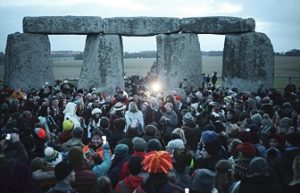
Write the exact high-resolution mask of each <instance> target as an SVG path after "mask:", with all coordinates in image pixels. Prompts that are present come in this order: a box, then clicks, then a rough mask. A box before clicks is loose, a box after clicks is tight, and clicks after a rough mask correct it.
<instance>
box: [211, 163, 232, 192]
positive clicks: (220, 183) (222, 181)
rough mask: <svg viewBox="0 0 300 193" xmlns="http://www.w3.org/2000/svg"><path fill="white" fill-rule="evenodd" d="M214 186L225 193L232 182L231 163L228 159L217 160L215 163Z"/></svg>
mask: <svg viewBox="0 0 300 193" xmlns="http://www.w3.org/2000/svg"><path fill="white" fill-rule="evenodd" d="M215 171H216V178H215V187H216V189H217V190H218V192H219V193H227V192H228V189H229V187H230V186H231V185H232V184H233V182H234V181H233V178H232V163H231V162H230V161H229V160H225V159H222V160H219V161H218V162H217V163H216V165H215Z"/></svg>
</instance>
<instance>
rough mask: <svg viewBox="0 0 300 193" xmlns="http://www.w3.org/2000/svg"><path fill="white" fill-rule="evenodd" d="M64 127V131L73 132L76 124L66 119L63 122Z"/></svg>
mask: <svg viewBox="0 0 300 193" xmlns="http://www.w3.org/2000/svg"><path fill="white" fill-rule="evenodd" d="M62 126H63V131H71V130H72V129H73V127H74V123H73V121H71V120H70V119H66V120H64V121H63V125H62Z"/></svg>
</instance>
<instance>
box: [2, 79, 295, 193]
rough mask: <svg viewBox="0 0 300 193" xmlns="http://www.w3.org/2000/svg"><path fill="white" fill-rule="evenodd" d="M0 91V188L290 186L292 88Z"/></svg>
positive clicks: (227, 192) (288, 192)
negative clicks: (107, 91)
mask: <svg viewBox="0 0 300 193" xmlns="http://www.w3.org/2000/svg"><path fill="white" fill-rule="evenodd" d="M216 75H217V74H216V73H214V76H215V78H214V80H213V82H212V83H213V86H212V87H209V86H208V85H206V84H203V85H202V88H200V89H197V90H195V89H193V88H188V87H184V85H182V90H183V91H184V92H182V93H183V94H182V93H180V94H179V93H178V92H175V91H174V92H171V93H161V94H162V95H156V94H151V92H148V91H147V90H146V89H145V87H137V86H136V85H134V86H133V87H132V90H134V91H132V93H130V94H128V92H126V90H123V89H121V88H120V87H116V89H115V94H114V95H113V96H110V95H108V94H107V93H103V92H101V91H98V90H97V89H95V88H91V89H87V90H84V89H76V87H75V86H73V85H71V84H70V83H68V82H67V81H64V82H58V83H57V84H56V85H53V86H52V85H49V84H48V83H46V84H45V85H44V86H43V87H42V88H41V89H40V90H35V89H32V90H30V91H29V92H23V91H22V90H12V89H10V88H9V87H3V88H2V89H1V92H0V128H1V130H0V135H1V138H0V192H1V193H12V192H14V193H21V192H24V193H25V192H32V193H38V192H47V193H59V192H67V193H73V192H79V193H100V192H101V193H112V192H117V193H131V192H134V193H181V192H182V193H183V192H190V193H218V192H219V193H247V192H249V193H254V192H262V193H269V192H270V193H277V192H278V193H294V192H295V193H296V192H297V193H298V192H300V101H299V99H300V94H299V90H298V92H297V90H296V89H295V88H296V87H295V86H291V85H290V83H289V84H288V85H287V88H286V89H285V92H284V94H281V93H279V92H278V91H276V90H275V89H274V88H264V86H263V85H261V87H260V88H259V89H258V91H257V92H247V91H241V90H238V88H230V89H229V88H222V87H218V86H217V85H216V81H217V79H216Z"/></svg>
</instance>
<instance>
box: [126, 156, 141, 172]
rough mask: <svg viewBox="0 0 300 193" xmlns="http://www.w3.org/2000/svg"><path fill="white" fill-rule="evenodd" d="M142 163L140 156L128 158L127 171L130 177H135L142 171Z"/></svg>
mask: <svg viewBox="0 0 300 193" xmlns="http://www.w3.org/2000/svg"><path fill="white" fill-rule="evenodd" d="M142 161H143V158H142V157H141V156H132V157H130V159H129V161H128V169H129V173H130V174H131V175H133V176H136V175H138V174H139V173H140V172H141V171H142V168H143V166H142Z"/></svg>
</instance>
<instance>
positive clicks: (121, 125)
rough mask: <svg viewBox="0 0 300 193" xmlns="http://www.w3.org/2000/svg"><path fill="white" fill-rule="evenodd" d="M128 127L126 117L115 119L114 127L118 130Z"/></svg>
mask: <svg viewBox="0 0 300 193" xmlns="http://www.w3.org/2000/svg"><path fill="white" fill-rule="evenodd" d="M125 127H126V120H125V119H124V118H118V119H115V120H114V128H115V130H116V131H123V130H124V129H125Z"/></svg>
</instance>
